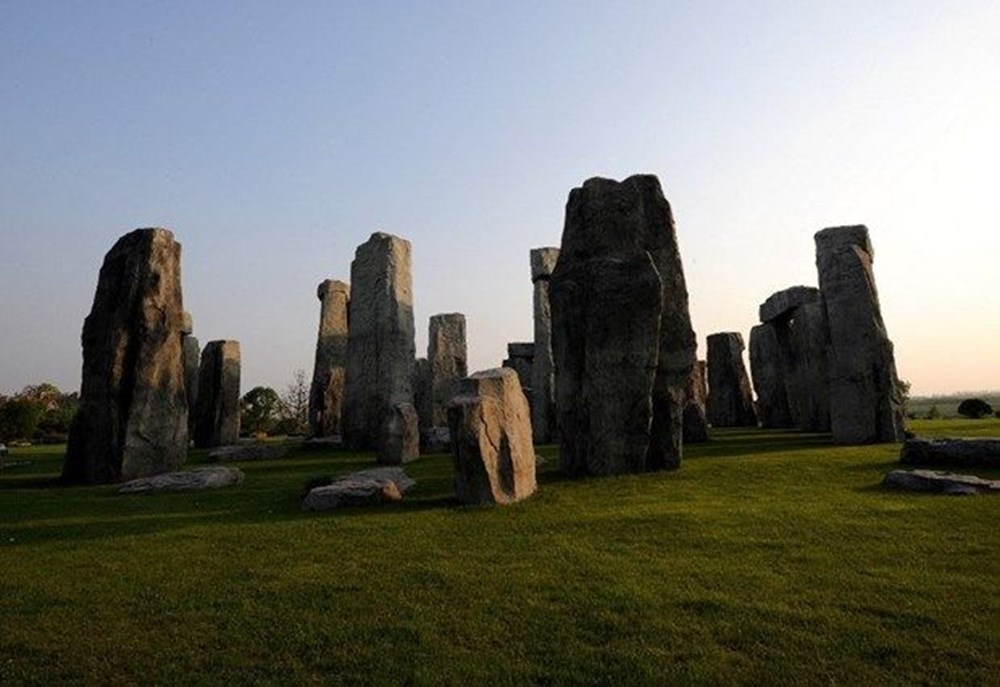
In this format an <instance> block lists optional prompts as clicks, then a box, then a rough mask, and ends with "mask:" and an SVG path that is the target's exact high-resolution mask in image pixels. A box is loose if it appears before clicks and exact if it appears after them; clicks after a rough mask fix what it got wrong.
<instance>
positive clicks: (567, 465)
mask: <svg viewBox="0 0 1000 687" xmlns="http://www.w3.org/2000/svg"><path fill="white" fill-rule="evenodd" d="M549 299H550V305H551V308H552V352H553V358H554V360H555V369H556V408H557V412H558V415H559V427H560V434H561V438H562V452H561V455H562V461H563V468H564V469H565V470H566V471H567V472H570V473H571V474H579V473H591V474H613V473H620V472H635V471H640V470H656V469H663V468H676V467H679V465H680V460H681V441H682V439H681V437H682V417H683V411H684V405H685V403H686V400H687V396H688V393H687V388H688V383H689V378H690V374H691V366H692V365H693V364H694V362H695V337H694V331H693V330H692V329H691V318H690V314H689V312H688V295H687V287H686V285H685V281H684V269H683V266H682V264H681V258H680V252H679V250H678V247H677V237H676V229H675V226H674V219H673V213H672V211H671V209H670V204H669V203H668V202H667V200H666V198H664V196H663V191H662V190H661V188H660V183H659V181H658V180H657V178H656V177H655V176H652V175H637V176H633V177H629V178H628V179H626V180H625V181H622V182H620V183H619V182H617V181H613V180H610V179H601V178H594V179H589V180H588V181H586V182H585V183H584V184H583V186H582V187H581V188H576V189H573V190H572V191H571V192H570V195H569V200H568V201H567V204H566V224H565V227H564V229H563V237H562V246H561V252H560V255H559V261H558V263H557V264H556V268H555V270H554V271H553V274H552V278H551V280H550V284H549Z"/></svg>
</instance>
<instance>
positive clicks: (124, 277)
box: [62, 229, 188, 483]
mask: <svg viewBox="0 0 1000 687" xmlns="http://www.w3.org/2000/svg"><path fill="white" fill-rule="evenodd" d="M180 255H181V247H180V244H179V243H177V242H176V241H175V240H174V237H173V234H172V233H171V232H169V231H167V230H166V229H137V230H135V231H133V232H131V233H129V234H126V235H125V236H123V237H121V238H120V239H119V240H118V241H117V243H115V245H114V247H112V249H111V250H110V251H109V252H108V254H107V255H106V256H105V258H104V264H103V265H102V267H101V273H100V277H99V278H98V283H97V292H96V294H95V296H94V303H93V307H92V308H91V311H90V314H89V315H88V316H87V319H86V321H85V322H84V324H83V336H82V341H83V378H82V384H81V388H80V406H79V409H78V411H77V414H76V416H75V418H74V419H73V424H72V427H71V429H70V433H69V443H68V446H67V450H66V458H65V461H64V463H63V472H62V476H63V479H64V480H66V481H68V482H90V483H107V482H116V481H119V480H130V479H135V478H138V477H148V476H151V475H156V474H160V473H164V472H170V471H173V470H176V469H177V468H178V467H180V465H181V464H182V463H183V462H184V459H185V457H186V455H187V444H188V428H187V425H188V422H187V414H188V405H187V394H186V391H185V383H184V354H183V350H182V343H181V338H182V334H181V330H182V328H183V327H184V306H183V302H182V295H181V281H180V276H181V275H180Z"/></svg>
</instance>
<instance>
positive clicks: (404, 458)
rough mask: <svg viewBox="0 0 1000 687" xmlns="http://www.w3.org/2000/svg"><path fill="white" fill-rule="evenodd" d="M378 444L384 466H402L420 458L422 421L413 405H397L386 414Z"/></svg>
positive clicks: (380, 459)
mask: <svg viewBox="0 0 1000 687" xmlns="http://www.w3.org/2000/svg"><path fill="white" fill-rule="evenodd" d="M378 444H379V446H378V462H379V463H380V464H382V465H402V464H403V463H408V462H410V461H411V460H416V459H417V458H419V457H420V421H419V420H418V419H417V409H416V408H415V407H414V406H413V404H412V403H397V404H396V405H394V406H393V407H392V409H391V410H390V411H389V412H388V413H387V414H386V416H385V420H384V422H383V424H382V436H381V437H380V439H379V442H378Z"/></svg>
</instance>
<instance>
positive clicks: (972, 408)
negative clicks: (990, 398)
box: [958, 398, 993, 420]
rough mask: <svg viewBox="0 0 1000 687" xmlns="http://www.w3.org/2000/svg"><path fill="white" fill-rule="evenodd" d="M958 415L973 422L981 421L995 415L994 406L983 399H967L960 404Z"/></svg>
mask: <svg viewBox="0 0 1000 687" xmlns="http://www.w3.org/2000/svg"><path fill="white" fill-rule="evenodd" d="M958 414H959V415H961V416H962V417H967V418H970V419H972V420H979V419H981V418H984V417H989V416H990V415H992V414H993V406H991V405H990V404H989V403H987V402H986V401H984V400H983V399H981V398H967V399H965V400H964V401H962V402H961V403H959V404H958Z"/></svg>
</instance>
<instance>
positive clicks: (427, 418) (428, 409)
mask: <svg viewBox="0 0 1000 687" xmlns="http://www.w3.org/2000/svg"><path fill="white" fill-rule="evenodd" d="M410 384H411V386H412V387H413V405H414V407H415V408H416V409H417V420H418V421H419V423H420V428H421V430H423V429H428V428H430V427H433V426H434V422H433V420H434V402H433V399H432V394H431V363H430V361H429V360H427V358H417V359H416V361H414V364H413V379H412V381H411V383H410Z"/></svg>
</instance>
